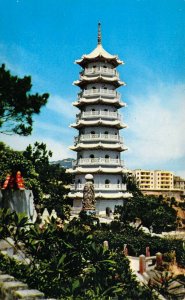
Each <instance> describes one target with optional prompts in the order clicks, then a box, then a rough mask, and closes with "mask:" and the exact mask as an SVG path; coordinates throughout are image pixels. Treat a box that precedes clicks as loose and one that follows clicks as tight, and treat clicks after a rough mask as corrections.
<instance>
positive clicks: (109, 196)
mask: <svg viewBox="0 0 185 300" xmlns="http://www.w3.org/2000/svg"><path fill="white" fill-rule="evenodd" d="M68 196H69V197H70V198H73V199H82V198H83V193H82V192H75V193H72V192H70V193H69V194H68ZM130 197H132V194H131V193H128V192H125V193H124V192H116V193H103V192H99V193H96V192H95V199H96V200H97V199H107V200H108V199H110V200H112V199H125V198H130Z"/></svg>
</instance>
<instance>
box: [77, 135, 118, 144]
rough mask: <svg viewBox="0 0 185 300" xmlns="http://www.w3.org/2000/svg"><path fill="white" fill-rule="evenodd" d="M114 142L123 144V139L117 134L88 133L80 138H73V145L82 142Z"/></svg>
mask: <svg viewBox="0 0 185 300" xmlns="http://www.w3.org/2000/svg"><path fill="white" fill-rule="evenodd" d="M92 140H93V141H95V140H96V141H103V140H104V141H116V142H121V143H123V138H122V137H120V136H119V135H118V134H105V133H95V134H92V133H89V134H81V135H80V136H77V137H75V143H78V142H82V141H92Z"/></svg>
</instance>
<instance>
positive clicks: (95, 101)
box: [73, 97, 126, 108]
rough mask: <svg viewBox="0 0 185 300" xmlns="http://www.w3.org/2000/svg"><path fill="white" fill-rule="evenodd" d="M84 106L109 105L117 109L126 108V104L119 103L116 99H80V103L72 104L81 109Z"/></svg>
mask: <svg viewBox="0 0 185 300" xmlns="http://www.w3.org/2000/svg"><path fill="white" fill-rule="evenodd" d="M86 104H110V105H115V107H117V108H121V107H126V103H124V102H120V101H119V100H117V99H103V98H100V97H98V98H95V99H85V98H81V99H80V101H75V102H73V106H76V107H81V106H84V105H86Z"/></svg>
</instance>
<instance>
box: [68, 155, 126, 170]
mask: <svg viewBox="0 0 185 300" xmlns="http://www.w3.org/2000/svg"><path fill="white" fill-rule="evenodd" d="M72 164H73V166H76V165H98V164H100V165H119V166H122V167H123V168H124V161H123V160H120V159H118V158H105V157H94V158H90V157H87V158H80V159H78V160H75V161H73V163H72Z"/></svg>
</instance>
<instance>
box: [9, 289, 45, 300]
mask: <svg viewBox="0 0 185 300" xmlns="http://www.w3.org/2000/svg"><path fill="white" fill-rule="evenodd" d="M13 296H14V298H13V300H17V299H24V300H36V299H44V293H42V292H40V291H38V290H28V289H27V290H19V291H16V292H14V294H13Z"/></svg>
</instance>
